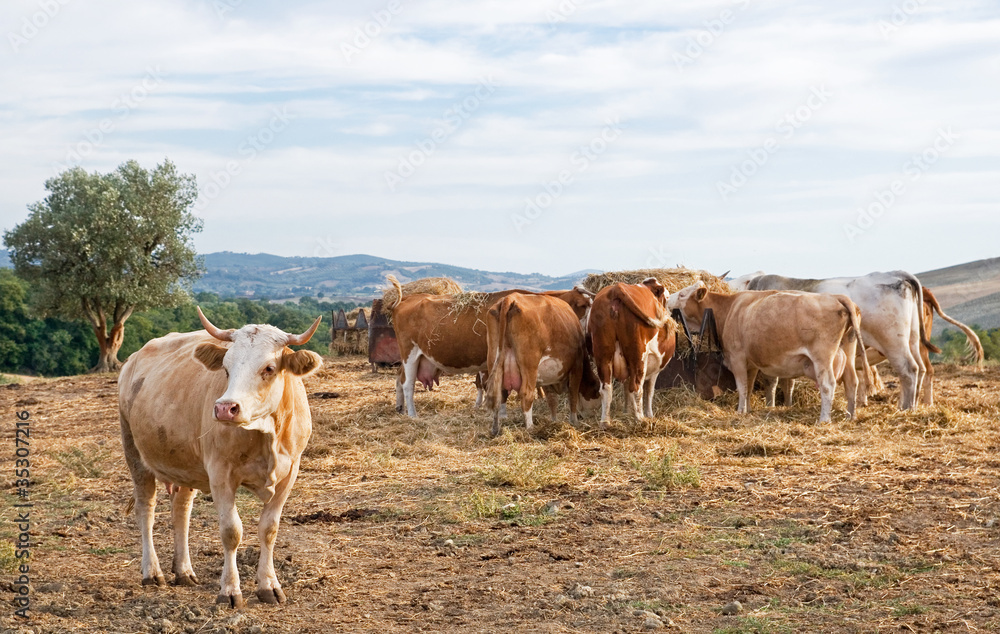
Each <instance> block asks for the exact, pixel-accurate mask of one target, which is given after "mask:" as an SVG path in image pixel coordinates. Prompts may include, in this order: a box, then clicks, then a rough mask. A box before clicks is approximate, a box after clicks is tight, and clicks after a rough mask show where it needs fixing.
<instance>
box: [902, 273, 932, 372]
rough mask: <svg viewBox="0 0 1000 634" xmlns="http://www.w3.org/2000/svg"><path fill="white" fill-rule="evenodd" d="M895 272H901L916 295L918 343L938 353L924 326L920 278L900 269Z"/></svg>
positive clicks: (922, 293)
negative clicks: (918, 328) (918, 329)
mask: <svg viewBox="0 0 1000 634" xmlns="http://www.w3.org/2000/svg"><path fill="white" fill-rule="evenodd" d="M897 273H902V277H903V281H905V282H906V283H907V284H909V285H910V289H911V290H913V294H914V295H916V297H917V322H918V325H919V327H920V343H921V344H922V345H923V346H924V347H926V348H927V349H928V350H930V351H931V352H934V353H940V352H941V348H938V347H937V346H935V345H934V344H933V343H931V341H930V339H928V338H927V330H926V329H925V328H924V289H923V286H921V284H920V280H918V279H917V278H916V276H914V275H911V274H910V273H905V272H902V271H897Z"/></svg>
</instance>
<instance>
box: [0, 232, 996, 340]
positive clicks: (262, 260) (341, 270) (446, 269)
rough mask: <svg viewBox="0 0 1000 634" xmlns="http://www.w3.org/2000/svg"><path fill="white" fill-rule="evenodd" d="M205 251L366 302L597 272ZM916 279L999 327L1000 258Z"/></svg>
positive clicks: (245, 282) (234, 266)
mask: <svg viewBox="0 0 1000 634" xmlns="http://www.w3.org/2000/svg"><path fill="white" fill-rule="evenodd" d="M204 257H205V269H206V272H205V275H204V276H203V277H201V278H200V279H199V280H198V281H197V282H195V284H194V290H195V291H196V292H202V291H207V292H211V293H217V294H218V295H220V296H221V297H234V296H236V297H266V298H270V299H286V298H297V297H301V296H303V295H311V296H316V295H318V294H319V293H323V296H324V297H326V298H331V299H343V300H351V301H358V302H367V301H369V300H370V299H371V298H372V297H375V296H377V295H378V293H379V292H380V289H381V288H382V287H383V286H384V285H385V276H386V275H388V274H393V275H395V276H396V277H398V278H399V279H400V281H402V282H407V281H410V280H413V279H417V278H421V277H438V276H445V277H450V278H452V279H454V280H456V281H458V282H459V283H460V284H461V285H462V286H463V287H464V288H466V289H468V290H479V291H492V290H500V289H505V288H515V287H517V288H525V289H531V290H549V289H556V288H568V287H570V286H572V285H573V284H575V283H577V282H578V281H580V280H581V279H583V278H584V277H585V276H586V275H587V273H590V272H592V271H577V272H574V273H571V274H568V275H564V276H562V277H552V276H548V275H542V274H540V273H534V274H531V275H525V274H522V273H511V272H506V273H498V272H490V271H481V270H477V269H469V268H463V267H459V266H451V265H448V264H438V263H431V262H403V261H399V260H390V259H388V258H380V257H376V256H372V255H345V256H338V257H332V258H299V257H282V256H277V255H269V254H266V253H259V254H247V253H232V252H229V251H223V252H220V253H209V254H207V255H205V256H204ZM10 265H11V264H10V259H9V258H8V253H7V251H6V250H3V249H0V267H9V266H10ZM917 277H919V278H920V281H921V282H922V283H923V284H924V285H925V286H927V287H928V288H931V289H932V290H933V291H934V294H935V296H937V298H938V301H940V302H941V305H942V307H943V308H945V310H946V311H947V312H948V314H949V315H951V316H952V317H954V318H955V319H958V320H959V321H962V322H964V323H966V324H969V325H978V326H979V327H981V328H1000V258H990V259H986V260H977V261H975V262H967V263H965V264H959V265H956V266H949V267H946V268H942V269H935V270H932V271H925V272H923V273H918V274H917ZM945 325H947V324H944V322H943V321H942V320H940V319H938V320H936V322H935V325H934V331H935V333H939V332H941V330H942V329H943V328H944V326H945ZM948 327H949V328H950V327H951V326H950V325H948Z"/></svg>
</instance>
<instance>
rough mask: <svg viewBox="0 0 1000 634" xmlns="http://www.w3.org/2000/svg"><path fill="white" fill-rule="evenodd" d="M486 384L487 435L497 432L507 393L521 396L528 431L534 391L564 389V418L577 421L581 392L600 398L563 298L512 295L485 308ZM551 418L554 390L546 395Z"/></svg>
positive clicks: (574, 317)
mask: <svg viewBox="0 0 1000 634" xmlns="http://www.w3.org/2000/svg"><path fill="white" fill-rule="evenodd" d="M486 332H487V336H486V339H487V348H488V351H489V354H488V359H487V367H488V368H489V369H490V370H489V385H488V386H487V390H486V402H487V404H488V405H489V407H490V409H492V410H493V428H492V429H491V434H492V435H493V436H496V435H497V434H499V433H500V407H501V405H502V404H503V403H504V402H505V401H506V396H507V394H508V393H509V392H513V391H516V392H517V393H518V395H519V396H520V398H521V410H522V411H523V412H524V422H525V426H526V427H527V429H528V433H531V429H532V414H531V406H532V404H533V403H534V401H535V389H536V388H538V387H546V386H553V387H555V388H557V389H559V388H561V387H562V386H564V385H565V386H566V387H568V389H569V412H570V414H569V420H570V423H571V424H575V423H576V413H577V405H578V403H579V398H580V395H581V394H582V395H583V396H584V398H586V399H588V400H596V399H597V398H598V396H599V393H598V384H597V378H596V377H595V376H594V372H593V369H592V368H591V366H590V359H589V358H588V357H587V350H586V346H585V342H584V332H583V326H582V325H581V324H580V319H579V317H578V316H577V315H576V314H575V313H574V311H573V309H572V308H571V307H570V306H569V304H567V303H566V302H565V301H563V300H561V299H558V298H556V297H546V296H545V295H526V294H523V293H511V294H510V295H507V296H506V297H504V298H503V299H501V300H500V301H498V302H497V303H495V304H494V305H493V307H492V308H490V310H489V312H488V313H487V317H486ZM546 397H547V399H548V400H549V407H550V409H551V410H552V417H553V419H554V418H555V415H556V412H555V407H554V405H555V401H554V398H553V397H555V394H554V393H553V392H548V393H547V394H546Z"/></svg>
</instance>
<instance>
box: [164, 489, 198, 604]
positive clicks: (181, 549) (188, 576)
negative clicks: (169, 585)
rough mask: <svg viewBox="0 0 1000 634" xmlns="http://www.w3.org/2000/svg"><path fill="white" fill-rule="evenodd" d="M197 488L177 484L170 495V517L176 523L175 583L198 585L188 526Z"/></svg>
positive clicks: (177, 584)
mask: <svg viewBox="0 0 1000 634" xmlns="http://www.w3.org/2000/svg"><path fill="white" fill-rule="evenodd" d="M194 497H195V490H194V489H189V488H187V487H182V486H175V487H174V490H173V493H171V495H170V518H171V520H172V521H173V524H174V565H173V573H174V585H175V586H196V585H198V579H197V577H195V575H194V568H192V567H191V554H190V552H188V526H189V525H190V523H191V505H192V504H193V503H194Z"/></svg>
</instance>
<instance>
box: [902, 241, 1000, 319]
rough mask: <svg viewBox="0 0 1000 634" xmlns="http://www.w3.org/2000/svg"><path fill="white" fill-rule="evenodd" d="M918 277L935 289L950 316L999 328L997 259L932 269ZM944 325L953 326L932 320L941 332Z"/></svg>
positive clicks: (998, 269) (999, 266) (999, 268)
mask: <svg viewBox="0 0 1000 634" xmlns="http://www.w3.org/2000/svg"><path fill="white" fill-rule="evenodd" d="M917 277H918V278H920V282H921V283H922V284H923V285H924V286H926V287H928V288H930V289H931V290H932V291H934V296H935V297H937V299H938V302H940V303H941V307H942V308H944V309H945V311H946V312H947V313H948V315H950V316H951V317H954V318H955V319H957V320H959V321H961V322H962V323H965V324H968V325H970V326H972V325H977V326H979V327H981V328H1000V258H989V259H986V260H976V261H975V262H968V263H966V264H959V265H957V266H949V267H947V268H943V269H935V270H933V271H927V272H926V273H918V274H917ZM944 326H948V328H952V327H953V326H951V325H949V324H947V323H946V322H944V321H943V320H941V319H937V320H935V321H934V332H935V333H940V332H941V331H942V330H943V329H944Z"/></svg>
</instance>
